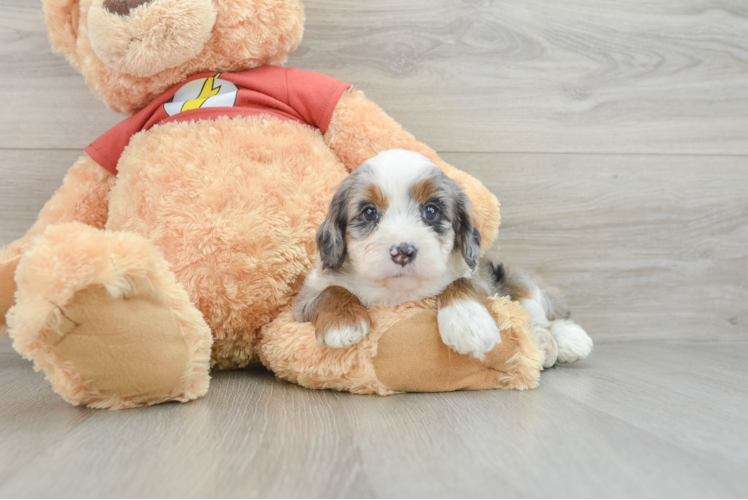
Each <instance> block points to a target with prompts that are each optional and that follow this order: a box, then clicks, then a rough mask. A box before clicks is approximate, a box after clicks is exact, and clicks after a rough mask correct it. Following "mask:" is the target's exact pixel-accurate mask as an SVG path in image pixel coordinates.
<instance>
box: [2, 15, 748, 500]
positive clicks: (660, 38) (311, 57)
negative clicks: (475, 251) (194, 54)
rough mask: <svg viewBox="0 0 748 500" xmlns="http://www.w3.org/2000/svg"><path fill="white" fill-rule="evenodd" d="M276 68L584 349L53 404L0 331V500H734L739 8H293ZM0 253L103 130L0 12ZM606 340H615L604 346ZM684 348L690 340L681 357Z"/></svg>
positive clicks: (742, 375)
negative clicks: (505, 267) (394, 390)
mask: <svg viewBox="0 0 748 500" xmlns="http://www.w3.org/2000/svg"><path fill="white" fill-rule="evenodd" d="M305 5H306V14H307V24H306V34H305V38H304V42H303V43H302V45H301V47H300V48H299V49H298V51H297V52H296V53H294V54H292V56H291V59H290V61H289V64H290V65H294V66H298V67H301V68H303V69H307V70H313V71H320V72H323V73H327V74H329V75H331V76H334V77H337V78H339V79H342V80H346V81H349V82H352V83H353V84H354V85H355V86H356V87H358V88H360V89H362V90H364V91H365V92H366V93H367V95H368V96H369V97H370V98H372V99H373V100H375V101H376V102H377V103H378V104H379V105H380V106H382V108H383V109H384V110H385V111H387V112H388V113H389V114H390V115H392V116H393V117H394V118H395V119H397V120H398V121H399V122H400V123H402V124H403V125H404V126H405V127H406V128H408V129H409V130H410V131H411V132H413V133H414V134H415V135H416V136H417V137H418V138H419V139H421V140H422V141H424V142H425V143H427V144H429V145H431V146H432V147H434V148H435V149H437V150H438V151H440V153H441V154H442V155H443V156H444V157H445V159H447V160H448V161H449V162H451V163H453V164H455V165H457V166H458V167H460V168H462V169H464V170H466V171H468V172H470V173H471V174H473V175H475V176H476V177H478V178H479V179H481V180H482V181H483V182H484V183H485V184H486V185H487V186H488V187H489V188H490V189H491V190H492V191H493V192H494V193H496V194H497V196H498V197H499V199H500V201H501V202H502V216H503V219H502V229H501V234H500V239H501V244H502V251H503V252H504V255H505V256H506V257H507V258H508V259H509V260H512V261H515V262H517V263H519V264H522V265H524V266H527V267H529V268H534V269H536V270H537V271H538V272H539V273H540V274H541V275H542V276H544V277H545V278H546V279H547V280H548V281H549V282H551V283H552V284H554V285H557V286H559V287H560V288H561V289H562V290H563V291H564V292H565V293H566V295H567V297H568V299H569V302H570V304H571V305H572V307H573V309H574V316H575V318H576V319H577V320H578V321H579V322H580V323H581V324H583V325H584V326H585V327H586V328H587V329H588V330H589V331H590V333H591V334H592V336H593V338H594V339H595V341H596V344H597V347H596V349H595V351H594V352H593V355H592V357H591V358H590V359H589V360H587V361H585V362H583V363H581V364H579V365H577V366H573V367H560V368H554V369H552V370H549V371H547V372H545V373H544V375H543V380H542V384H541V387H540V389H539V390H537V391H532V392H527V393H513V392H511V393H504V392H494V391H491V392H482V393H450V394H432V395H425V394H411V395H400V396H393V397H388V398H379V397H358V396H352V395H349V394H340V393H333V392H319V391H307V390H304V389H301V388H298V387H295V386H293V385H290V384H287V383H284V382H282V381H278V380H276V379H274V377H273V376H272V375H271V374H269V373H267V372H265V371H263V370H247V371H237V372H222V373H216V374H214V379H213V385H212V388H211V391H210V392H209V394H208V396H207V397H206V398H205V399H203V400H201V401H197V402H194V403H191V404H188V405H178V404H169V405H161V406H158V407H154V408H148V409H143V410H134V411H126V412H107V411H93V410H87V409H79V408H72V407H70V406H69V405H67V404H66V403H64V402H63V401H62V400H61V399H59V398H58V397H57V396H56V395H54V393H52V391H51V388H50V387H49V385H48V384H47V383H46V382H45V381H44V379H43V376H42V375H41V374H38V373H34V372H33V371H32V370H31V367H30V364H29V363H27V362H26V361H24V360H22V359H21V358H20V357H19V356H18V355H17V354H16V353H15V352H13V351H12V349H11V348H10V343H9V341H8V340H7V339H0V497H12V496H24V497H34V496H40V497H52V496H59V497H74V496H82V497H96V496H117V497H126V496H134V497H144V496H164V497H180V496H185V497H199V496H207V497H216V496H226V497H243V496H291V497H305V496H312V497H314V496H331V497H341V496H382V497H386V496H415V497H424V496H436V497H446V496H521V497H532V496H553V497H574V496H584V497H593V496H602V497H616V496H657V497H673V496H683V497H700V496H701V497H704V496H707V497H709V496H726V497H730V496H732V497H735V496H742V497H745V496H746V495H748V479H747V478H748V417H747V415H748V398H747V397H746V394H745V392H746V391H745V390H744V389H743V388H744V387H745V385H746V382H748V369H746V367H745V361H746V360H747V359H748V196H746V194H747V193H748V2H745V1H743V0H659V1H657V2H631V1H626V0H604V1H603V0H558V1H555V2H548V1H544V0H506V1H501V2H498V1H493V0H462V1H459V2H457V1H455V0H408V1H407V2H404V1H402V0H357V1H355V2H351V1H349V0H307V1H306V2H305ZM0 70H2V73H3V75H4V78H2V79H0V95H3V96H5V99H4V100H3V105H2V111H1V112H0V245H4V244H6V243H8V242H10V241H12V240H14V239H15V238H18V237H19V236H21V235H22V234H23V233H24V232H25V230H26V229H27V228H28V227H29V226H30V225H31V224H32V223H33V221H34V220H35V218H36V214H37V212H38V210H39V209H40V208H41V206H42V205H43V203H44V202H45V201H46V200H47V199H48V198H49V196H50V195H51V194H52V193H53V192H54V190H55V189H56V188H57V187H58V186H59V185H60V182H61V179H62V176H63V175H64V173H65V171H66V170H67V169H68V168H69V167H70V166H71V165H72V163H73V161H74V160H75V159H76V158H77V157H78V155H80V154H81V153H82V148H83V147H84V146H85V145H87V144H88V143H89V142H91V141H92V140H93V139H95V138H96V137H98V136H99V135H100V134H102V133H103V132H105V131H106V130H107V129H108V128H109V127H111V126H112V125H114V124H116V123H117V122H119V121H120V120H121V119H122V116H120V115H117V114H115V113H113V112H111V111H108V110H107V109H106V108H105V106H104V105H103V104H102V103H100V102H99V101H97V100H96V99H95V98H93V97H92V96H91V94H90V91H89V90H88V88H87V87H86V86H85V84H84V82H83V79H82V77H81V76H80V75H79V74H77V73H76V72H75V70H73V69H72V68H70V67H69V66H68V64H67V63H66V62H65V61H64V60H63V59H62V58H61V57H59V56H56V55H54V54H52V53H51V51H50V48H49V44H48V42H47V39H46V31H45V28H44V25H43V20H42V15H41V8H40V2H39V1H38V0H35V1H28V0H0ZM622 341H624V343H621V342H622ZM696 341H698V342H696Z"/></svg>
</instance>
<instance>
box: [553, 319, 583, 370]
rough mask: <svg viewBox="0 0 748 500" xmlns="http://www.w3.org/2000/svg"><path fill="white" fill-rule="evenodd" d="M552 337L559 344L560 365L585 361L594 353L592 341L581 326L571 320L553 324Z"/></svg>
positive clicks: (558, 321)
mask: <svg viewBox="0 0 748 500" xmlns="http://www.w3.org/2000/svg"><path fill="white" fill-rule="evenodd" d="M551 335H553V338H554V339H556V343H557V344H558V361H559V362H560V363H574V362H576V361H579V360H580V359H585V358H586V357H587V356H589V355H590V352H592V339H591V338H590V336H589V335H587V332H585V331H584V329H582V327H581V326H579V325H577V324H576V323H574V322H573V321H571V320H568V319H562V320H557V321H554V322H553V323H551Z"/></svg>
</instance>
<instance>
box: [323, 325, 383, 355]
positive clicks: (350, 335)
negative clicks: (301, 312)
mask: <svg viewBox="0 0 748 500" xmlns="http://www.w3.org/2000/svg"><path fill="white" fill-rule="evenodd" d="M370 328H371V325H370V323H369V321H367V320H365V319H361V320H359V321H357V322H355V323H348V324H339V325H334V326H328V327H326V328H324V329H322V331H320V328H318V329H317V342H318V343H319V344H320V345H326V346H328V347H334V348H337V349H342V348H344V347H350V346H352V345H353V344H358V343H359V342H361V341H362V340H364V337H366V334H367V333H369V329H370Z"/></svg>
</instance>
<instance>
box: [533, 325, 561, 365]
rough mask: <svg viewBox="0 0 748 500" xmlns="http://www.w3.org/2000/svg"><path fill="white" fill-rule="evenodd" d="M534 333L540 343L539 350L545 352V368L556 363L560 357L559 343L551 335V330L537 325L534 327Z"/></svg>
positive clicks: (536, 340)
mask: <svg viewBox="0 0 748 500" xmlns="http://www.w3.org/2000/svg"><path fill="white" fill-rule="evenodd" d="M532 333H533V335H534V336H535V342H537V344H538V350H540V352H541V353H542V354H543V368H550V367H551V366H553V365H555V364H556V360H557V359H558V345H557V344H556V341H555V340H554V339H553V337H552V336H551V332H549V331H548V329H547V328H543V327H542V326H537V325H535V326H533V327H532Z"/></svg>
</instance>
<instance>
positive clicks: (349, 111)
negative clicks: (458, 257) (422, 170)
mask: <svg viewBox="0 0 748 500" xmlns="http://www.w3.org/2000/svg"><path fill="white" fill-rule="evenodd" d="M324 138H325V142H326V143H327V145H328V146H329V147H330V149H332V150H333V151H334V152H335V154H336V155H337V156H338V158H339V159H340V161H341V162H343V164H344V165H345V166H346V168H347V169H348V170H349V171H351V172H352V171H353V170H355V169H356V168H358V166H359V165H361V164H362V163H363V162H364V161H366V160H368V159H369V158H372V157H374V156H376V155H377V154H378V153H380V152H381V151H384V150H387V149H407V150H411V151H416V152H418V153H421V154H422V155H424V156H426V157H427V158H429V159H430V160H431V161H433V162H434V163H435V164H436V165H437V166H438V167H439V168H441V169H442V170H443V171H444V173H446V174H447V175H448V176H450V177H451V178H453V179H454V180H456V181H457V182H458V183H459V184H460V185H461V186H462V187H463V189H465V192H466V193H467V195H468V197H469V198H470V201H471V202H472V204H473V218H474V221H475V226H476V227H477V228H478V230H479V231H480V233H481V237H482V241H481V251H482V252H483V251H485V250H486V249H488V248H489V247H490V246H491V243H493V241H494V240H495V239H496V236H497V234H498V228H499V202H498V201H497V200H496V197H495V196H494V195H492V194H491V192H490V191H488V189H486V187H485V186H483V184H481V182H480V181H478V180H477V179H475V178H474V177H472V176H471V175H468V174H466V173H465V172H462V171H461V170H458V169H456V168H455V167H453V166H452V165H449V164H448V163H446V162H445V161H444V160H442V159H441V158H439V156H438V155H437V154H436V152H435V151H434V150H433V149H431V148H430V147H428V146H426V145H425V144H423V143H421V142H418V141H417V140H416V139H415V137H413V136H412V135H411V134H410V133H408V132H406V131H405V129H403V127H402V126H401V125H400V124H399V123H397V122H396V121H395V120H393V119H392V118H390V117H389V116H388V115H387V114H386V113H385V112H384V111H382V110H381V109H380V108H379V106H377V105H376V104H374V103H373V102H372V101H370V100H369V99H367V98H366V96H365V95H364V93H363V92H361V91H356V90H351V91H348V92H346V93H345V94H343V96H342V97H341V98H340V101H338V104H337V106H336V107H335V112H334V113H333V116H332V120H331V121H330V125H329V126H328V128H327V131H326V132H325V136H324Z"/></svg>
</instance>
